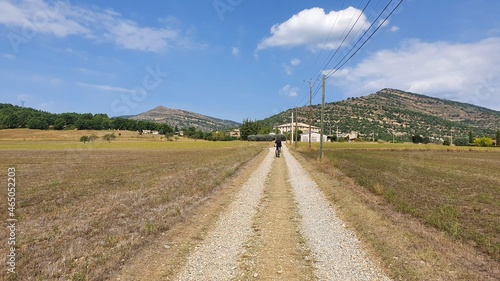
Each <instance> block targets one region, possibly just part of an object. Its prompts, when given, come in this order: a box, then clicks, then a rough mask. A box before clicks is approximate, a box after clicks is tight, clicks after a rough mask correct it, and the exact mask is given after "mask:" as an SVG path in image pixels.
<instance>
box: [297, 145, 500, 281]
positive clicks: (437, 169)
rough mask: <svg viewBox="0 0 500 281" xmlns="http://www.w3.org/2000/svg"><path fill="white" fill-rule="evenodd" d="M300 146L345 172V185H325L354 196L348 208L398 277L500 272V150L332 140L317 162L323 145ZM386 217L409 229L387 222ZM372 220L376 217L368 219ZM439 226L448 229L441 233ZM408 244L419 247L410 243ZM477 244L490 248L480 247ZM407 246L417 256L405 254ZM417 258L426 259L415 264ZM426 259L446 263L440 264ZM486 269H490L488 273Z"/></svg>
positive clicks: (341, 175)
mask: <svg viewBox="0 0 500 281" xmlns="http://www.w3.org/2000/svg"><path fill="white" fill-rule="evenodd" d="M299 151H300V152H301V154H302V155H304V156H306V157H307V158H308V159H309V160H308V161H309V162H310V163H311V164H313V163H314V164H313V165H315V166H316V167H319V170H320V171H321V173H323V174H327V175H329V176H331V177H333V178H335V179H339V181H340V182H339V183H336V185H338V186H330V187H326V188H325V190H326V192H327V193H330V195H331V199H332V200H333V201H336V202H337V203H339V202H340V203H342V202H343V201H346V200H347V198H350V199H348V200H347V201H349V202H350V203H349V204H347V205H345V206H344V207H345V209H344V213H345V214H347V217H349V218H350V220H351V221H352V222H353V224H354V225H355V226H356V225H357V226H356V228H357V229H358V230H361V232H364V234H363V235H364V237H365V238H366V240H368V241H370V243H373V244H374V245H375V248H377V250H376V251H377V252H379V254H380V256H383V259H384V263H385V264H386V266H387V267H389V268H391V271H392V275H393V277H396V278H401V279H408V280H421V279H425V278H424V277H425V276H426V274H432V275H433V276H439V275H440V276H442V277H443V278H450V277H451V276H454V277H455V278H458V279H472V280H474V279H476V280H477V279H481V278H482V277H484V276H491V275H488V274H492V273H494V272H497V273H498V270H499V263H498V262H499V256H500V255H499V243H500V224H499V221H498V218H499V217H500V189H499V186H500V174H498V166H499V165H500V150H498V149H494V148H492V149H481V148H476V149H471V150H470V151H469V148H451V149H450V148H449V147H448V148H447V147H443V146H421V145H392V146H391V145H380V146H378V145H376V144H361V145H357V144H354V145H349V144H343V145H335V144H334V145H332V144H329V146H326V149H325V150H324V156H325V157H324V158H325V161H324V163H322V164H318V163H316V159H317V156H318V151H317V147H314V148H313V151H308V150H307V149H306V148H305V146H304V145H302V146H301V147H300V148H299ZM351 179H352V180H351ZM359 187H363V188H364V189H363V188H361V189H359ZM344 189H345V190H344ZM355 198H358V199H355ZM353 202H357V203H353ZM340 205H342V204H340ZM354 206H357V207H354ZM362 206H368V207H362ZM366 208H368V209H370V210H371V211H369V210H368V209H366ZM360 210H363V211H360ZM372 211H373V212H375V213H379V214H381V216H382V217H383V216H385V217H386V219H380V217H379V216H378V215H376V214H375V215H373V217H372V218H368V217H369V216H368V217H367V218H365V219H364V220H363V216H367V214H368V213H370V212H372ZM376 217H378V218H376ZM387 221H393V222H394V223H398V224H400V226H399V227H401V226H404V227H405V228H407V229H408V231H406V230H405V229H401V228H400V229H399V230H397V228H398V227H391V226H388V225H387ZM410 221H412V222H410ZM367 222H369V223H373V224H377V225H364V224H366V223H367ZM419 225H420V226H419ZM424 225H427V226H430V227H432V228H434V229H437V230H438V231H435V232H433V231H432V229H427V228H424ZM384 229H385V230H387V229H392V230H391V231H390V232H387V231H384ZM394 233H399V235H397V236H394ZM440 233H446V235H444V237H440V235H441V234H440ZM382 235H383V236H386V237H380V236H382ZM387 237H390V239H387ZM409 241H411V243H409ZM462 246H463V247H462ZM404 247H411V248H413V249H414V250H413V251H409V250H408V249H404V250H403V248H404ZM467 249H469V250H471V249H472V251H469V252H468V250H467ZM475 250H479V251H480V252H483V253H485V254H484V255H485V256H484V257H480V256H481V254H478V255H476V254H473V252H474V251H475ZM398 253H399V254H398ZM401 253H404V254H403V255H404V256H406V257H408V256H411V257H412V258H411V259H407V258H401ZM460 255H462V257H460ZM460 259H461V260H460ZM402 260H405V262H401V261H402ZM415 260H418V262H420V263H421V264H417V265H412V266H410V265H411V264H412V263H413V262H414V261H415ZM486 260H489V261H488V262H487V261H486ZM447 262H448V264H446V263H447ZM452 263H456V264H455V265H453V266H452V265H450V264H452ZM426 264H431V265H432V266H435V267H437V266H439V267H441V271H438V270H432V269H430V268H429V267H427V266H425V265H426ZM486 264H488V265H489V268H488V267H487V266H486ZM395 265H396V266H395ZM483 270H486V271H489V272H486V275H481V274H482V273H481V271H483ZM460 272H461V273H460ZM492 275H494V274H492Z"/></svg>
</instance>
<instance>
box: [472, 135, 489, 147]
mask: <svg viewBox="0 0 500 281" xmlns="http://www.w3.org/2000/svg"><path fill="white" fill-rule="evenodd" d="M474 144H477V145H478V146H493V139H492V138H486V137H484V138H475V139H474Z"/></svg>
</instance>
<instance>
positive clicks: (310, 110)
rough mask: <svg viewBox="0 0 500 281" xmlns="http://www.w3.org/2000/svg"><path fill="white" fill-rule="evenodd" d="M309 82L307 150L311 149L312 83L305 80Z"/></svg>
mask: <svg viewBox="0 0 500 281" xmlns="http://www.w3.org/2000/svg"><path fill="white" fill-rule="evenodd" d="M307 83H309V150H311V129H312V122H313V120H312V94H313V93H312V87H313V86H312V83H311V81H307Z"/></svg>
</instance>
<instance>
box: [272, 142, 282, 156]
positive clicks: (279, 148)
mask: <svg viewBox="0 0 500 281" xmlns="http://www.w3.org/2000/svg"><path fill="white" fill-rule="evenodd" d="M274 146H275V147H276V157H280V154H281V139H280V138H277V139H276V140H275V141H274Z"/></svg>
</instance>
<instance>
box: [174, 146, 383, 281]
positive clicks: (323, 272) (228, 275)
mask: <svg viewBox="0 0 500 281" xmlns="http://www.w3.org/2000/svg"><path fill="white" fill-rule="evenodd" d="M282 149H283V154H282V155H283V156H284V158H285V159H284V160H285V162H286V165H287V168H288V180H289V182H290V184H291V186H292V189H293V192H294V195H295V201H296V203H297V206H298V209H299V213H300V215H301V221H300V222H299V226H300V232H301V235H302V236H303V237H304V239H305V240H306V243H307V247H308V248H309V249H310V251H311V257H306V259H312V260H313V261H314V263H313V264H314V269H315V275H316V277H317V279H318V280H390V279H389V278H388V277H387V276H385V275H384V273H383V272H382V271H381V270H380V269H379V268H378V267H377V266H376V265H375V264H373V263H372V262H371V261H369V260H368V258H367V257H366V255H365V253H364V252H363V250H362V249H361V246H360V242H359V240H358V239H357V238H356V236H355V235H354V233H352V232H351V231H349V230H347V229H346V228H345V224H344V222H342V221H341V220H340V219H339V218H338V217H337V216H336V215H335V211H334V210H333V209H332V208H331V207H330V203H329V202H328V201H327V199H326V198H325V196H324V195H323V193H321V191H320V190H319V189H318V186H317V185H316V183H315V182H314V181H313V180H312V179H311V178H310V177H309V176H308V174H307V172H306V171H305V170H304V169H303V168H302V166H301V165H300V163H299V162H297V160H296V159H295V158H294V157H293V155H291V154H289V153H288V151H287V148H286V147H285V146H284V147H283V148H282ZM274 160H276V161H283V160H282V159H276V158H275V157H274V148H270V149H269V153H268V155H267V157H265V159H264V161H263V162H262V163H260V165H259V167H258V168H257V169H256V170H255V172H254V173H253V174H252V175H251V176H250V178H249V179H248V180H247V181H246V182H245V184H243V186H242V187H241V189H240V191H239V192H238V194H237V195H236V198H235V200H234V201H233V202H231V204H230V205H229V206H228V209H227V210H226V212H224V213H223V214H222V215H221V217H220V218H219V220H218V221H217V223H216V226H215V228H214V229H213V231H211V232H209V233H208V235H207V237H206V239H205V240H204V241H202V242H201V243H200V244H199V245H198V246H196V248H195V249H194V251H193V253H192V254H191V256H190V257H189V258H188V261H187V263H186V265H185V266H184V268H183V270H182V271H181V272H180V274H179V275H178V276H177V278H176V280H231V279H234V278H236V276H235V275H236V270H237V266H238V265H237V263H238V260H239V259H238V258H239V256H240V255H241V254H242V253H244V251H245V249H244V246H243V245H244V242H245V241H247V240H248V239H249V238H250V236H251V235H252V232H253V231H252V219H253V217H254V216H255V214H256V213H257V206H258V203H259V201H260V200H261V198H262V197H263V189H264V186H265V183H266V180H267V179H268V177H269V174H270V171H271V165H272V162H273V161H274ZM276 275H277V278H278V277H279V275H280V274H279V272H277V273H276ZM251 276H253V277H254V278H257V277H258V274H257V273H255V274H252V275H251Z"/></svg>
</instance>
